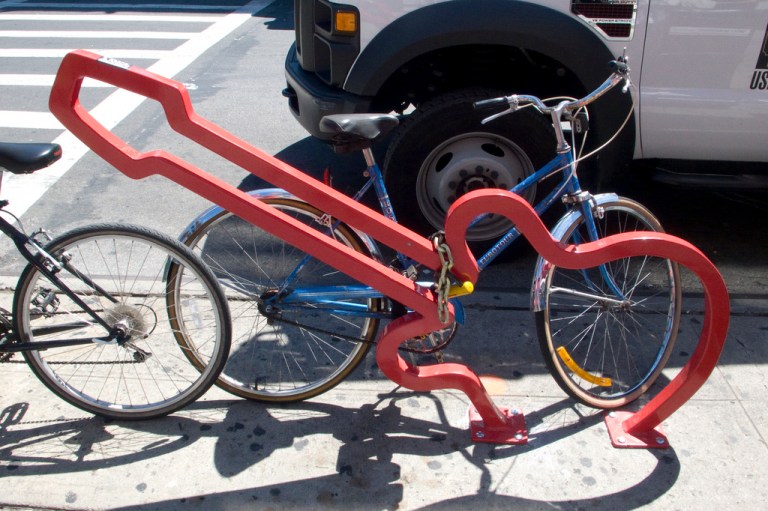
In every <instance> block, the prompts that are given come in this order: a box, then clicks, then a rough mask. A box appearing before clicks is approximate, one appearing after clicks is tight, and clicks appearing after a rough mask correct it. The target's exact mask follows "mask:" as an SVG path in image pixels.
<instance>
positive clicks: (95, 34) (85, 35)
mask: <svg viewBox="0 0 768 511" xmlns="http://www.w3.org/2000/svg"><path fill="white" fill-rule="evenodd" d="M198 34H199V32H130V31H127V32H123V31H113V30H110V31H107V30H0V37H11V38H28V39H43V38H54V37H55V38H56V39H192V38H193V37H195V36H197V35H198Z"/></svg>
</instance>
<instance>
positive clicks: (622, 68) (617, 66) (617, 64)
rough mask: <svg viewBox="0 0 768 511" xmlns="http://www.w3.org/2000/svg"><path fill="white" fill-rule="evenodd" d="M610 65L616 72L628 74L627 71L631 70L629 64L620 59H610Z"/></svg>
mask: <svg viewBox="0 0 768 511" xmlns="http://www.w3.org/2000/svg"><path fill="white" fill-rule="evenodd" d="M608 67H610V68H611V70H612V71H613V72H614V73H619V74H622V75H623V74H626V73H627V71H628V70H629V66H628V65H627V63H626V62H621V61H618V60H612V61H610V62H609V63H608Z"/></svg>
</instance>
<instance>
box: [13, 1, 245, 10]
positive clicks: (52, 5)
mask: <svg viewBox="0 0 768 511" xmlns="http://www.w3.org/2000/svg"><path fill="white" fill-rule="evenodd" d="M0 6H1V7H26V8H27V9H30V10H37V9H73V8H78V7H79V8H83V7H88V8H89V9H109V10H124V11H128V10H139V11H141V10H152V11H176V10H179V9H184V10H186V11H204V12H210V11H225V12H231V11H236V10H238V9H240V8H241V7H242V6H241V5H215V4H214V5H191V4H184V3H178V4H140V3H122V4H111V3H110V4H107V3H104V4H92V3H87V4H84V3H79V2H69V3H58V2H35V3H29V2H26V1H21V2H12V1H8V2H0Z"/></svg>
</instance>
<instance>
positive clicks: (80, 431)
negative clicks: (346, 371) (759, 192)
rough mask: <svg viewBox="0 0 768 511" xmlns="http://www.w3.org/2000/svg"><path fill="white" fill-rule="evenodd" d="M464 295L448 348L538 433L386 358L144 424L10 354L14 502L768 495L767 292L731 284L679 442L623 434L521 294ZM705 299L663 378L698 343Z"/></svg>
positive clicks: (1, 442) (212, 504)
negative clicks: (634, 445)
mask: <svg viewBox="0 0 768 511" xmlns="http://www.w3.org/2000/svg"><path fill="white" fill-rule="evenodd" d="M694 302H695V300H694ZM466 303H467V309H468V311H467V312H468V315H470V318H471V322H472V323H471V325H472V326H471V329H469V328H467V329H465V330H464V331H462V333H461V335H460V336H459V337H458V338H457V339H456V341H454V345H452V347H451V349H450V352H451V355H452V356H453V357H455V358H458V359H461V360H463V361H464V362H465V363H467V364H469V365H470V366H471V367H472V368H473V369H475V370H476V371H478V372H480V373H493V374H496V375H499V376H501V377H502V378H503V382H504V383H503V384H501V385H494V389H493V390H494V392H495V393H496V394H497V396H496V402H497V404H499V405H501V406H512V405H514V406H515V407H519V408H522V409H523V410H524V412H525V414H526V421H527V426H528V430H529V435H530V441H529V443H528V445H525V446H499V445H489V444H473V443H471V441H470V435H469V432H468V427H467V425H468V418H467V409H468V402H467V400H466V398H465V396H464V395H463V394H461V393H458V392H448V391H440V392H433V393H431V394H420V393H414V392H411V391H408V390H405V389H401V388H398V387H396V386H395V385H393V384H392V383H391V382H389V381H388V380H386V379H383V378H382V377H381V376H380V375H379V374H378V371H377V370H376V369H375V365H374V364H373V359H372V358H369V359H368V360H367V361H366V363H365V364H364V366H362V367H360V368H359V369H358V370H357V371H356V373H355V374H353V375H352V377H350V378H349V379H348V380H347V381H346V382H344V383H342V384H341V385H340V386H339V387H337V388H336V389H335V390H333V391H331V392H329V393H327V394H325V395H323V396H321V397H320V398H317V399H315V400H313V401H310V402H305V403H298V404H294V405H290V406H264V405H260V404H256V403H251V402H246V401H243V400H238V399H232V398H231V397H230V396H228V395H227V394H225V393H223V392H222V391H220V390H218V389H212V390H211V391H210V392H209V393H208V394H207V396H206V398H205V399H204V400H202V401H199V402H197V403H195V404H194V405H192V406H191V407H189V408H188V409H186V410H184V411H182V412H179V413H177V414H175V415H173V416H171V417H167V418H164V419H161V420H154V421H149V422H139V423H107V422H104V421H103V420H101V419H98V418H94V417H91V416H88V415H87V414H85V413H83V412H81V411H79V410H78V409H75V408H72V407H70V406H69V405H67V404H66V403H64V402H63V401H61V400H60V399H58V398H56V397H55V396H53V395H52V394H51V393H50V392H48V391H47V390H46V389H45V388H44V387H43V386H42V384H40V383H39V382H37V380H35V378H34V376H32V375H31V373H30V371H29V370H28V368H27V367H26V366H25V365H23V364H4V365H3V366H1V367H0V370H1V372H0V389H2V390H0V409H2V410H3V411H2V415H1V416H0V478H2V492H0V502H2V505H0V509H15V507H14V506H19V507H20V508H21V509H70V510H84V509H99V510H101V509H120V510H133V509H136V510H138V509H142V510H162V511H169V510H176V509H180V510H185V509H190V510H228V511H229V510H240V509H276V510H278V509H326V508H329V509H335V508H342V509H371V510H381V509H399V510H414V509H441V510H443V509H467V508H472V507H474V508H478V509H530V510H534V509H536V510H538V509H541V510H550V509H574V510H575V509H590V510H603V509H604V510H611V511H615V510H617V509H622V510H625V509H638V508H642V509H658V510H670V509H704V508H707V509H721V510H727V509H758V508H760V509H762V508H763V507H764V500H765V497H764V492H765V488H766V487H768V471H767V470H766V467H768V446H766V438H767V437H768V411H767V410H768V406H766V404H768V392H767V391H766V380H768V377H766V364H768V343H766V340H768V326H766V324H765V322H764V317H765V313H766V310H765V309H766V307H765V304H763V303H762V302H761V301H754V300H740V299H734V301H733V303H734V314H733V315H732V323H731V329H730V334H729V339H728V341H727V342H726V347H725V351H724V353H723V355H722V357H721V360H720V363H719V366H718V368H717V369H716V370H715V372H714V373H713V374H712V376H711V377H710V379H709V380H708V382H707V383H706V384H705V386H704V387H703V388H702V389H701V390H700V391H699V393H697V394H696V396H694V399H692V400H691V401H689V402H688V403H687V404H686V405H685V406H683V408H682V409H681V410H679V411H678V412H677V413H675V414H674V415H673V416H672V417H671V418H670V419H669V420H668V421H666V422H665V424H664V427H665V430H666V433H667V434H668V436H669V440H670V443H671V445H672V447H671V448H670V449H667V450H628V449H626V450H625V449H614V448H613V447H611V443H610V440H609V438H608V434H607V432H606V427H605V424H604V423H603V421H602V416H601V414H600V413H596V412H595V411H594V410H591V409H588V408H584V407H581V406H578V405H576V404H575V403H574V402H573V401H571V400H570V399H568V398H566V397H565V395H564V394H563V393H562V392H561V391H560V389H559V388H558V387H557V385H556V384H555V383H554V381H553V380H552V378H551V377H550V376H549V375H548V374H547V373H546V370H545V368H544V365H543V362H542V359H541V355H540V354H539V351H538V345H537V342H538V341H537V340H536V337H535V330H534V326H533V321H532V319H531V315H530V313H529V312H527V310H525V306H526V305H527V296H526V295H525V294H523V293H519V294H515V293H501V292H482V293H477V294H476V295H473V296H472V297H470V299H469V300H467V301H466ZM687 303H691V302H690V301H689V302H687ZM695 309H696V308H695V307H693V309H691V310H690V311H689V312H688V313H687V314H686V315H685V316H684V320H683V325H682V327H681V336H680V339H679V340H678V345H677V346H676V353H675V354H674V355H673V358H672V360H671V361H670V368H669V371H668V372H667V373H665V376H667V377H671V376H672V375H673V374H674V372H675V371H677V370H679V368H680V367H681V366H682V365H683V363H684V362H685V360H686V357H687V355H688V354H689V353H691V352H692V350H693V346H694V342H695V338H696V337H697V336H698V325H699V324H700V319H701V317H700V315H699V314H698V313H697V312H696V310H695ZM500 325H504V326H503V328H500ZM369 357H370V356H369ZM15 358H19V357H15Z"/></svg>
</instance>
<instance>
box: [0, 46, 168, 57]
mask: <svg viewBox="0 0 768 511" xmlns="http://www.w3.org/2000/svg"><path fill="white" fill-rule="evenodd" d="M75 49H76V48H40V49H35V48H0V58H56V59H60V58H62V57H64V55H66V54H67V53H69V52H71V51H72V50H75ZM91 51H92V52H93V53H98V54H99V55H103V56H105V57H112V58H114V59H152V60H160V59H163V58H166V57H168V56H169V55H170V54H171V51H170V50H123V49H115V50H91Z"/></svg>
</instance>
